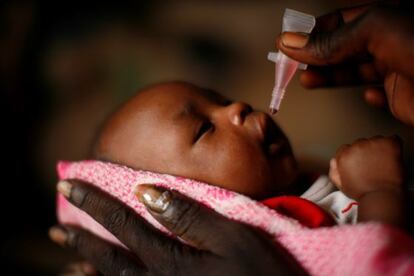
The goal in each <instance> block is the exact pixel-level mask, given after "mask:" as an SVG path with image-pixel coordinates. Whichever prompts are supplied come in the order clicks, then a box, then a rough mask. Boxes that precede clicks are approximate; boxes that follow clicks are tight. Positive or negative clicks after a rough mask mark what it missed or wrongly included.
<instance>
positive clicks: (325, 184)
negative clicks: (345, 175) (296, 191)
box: [301, 175, 358, 224]
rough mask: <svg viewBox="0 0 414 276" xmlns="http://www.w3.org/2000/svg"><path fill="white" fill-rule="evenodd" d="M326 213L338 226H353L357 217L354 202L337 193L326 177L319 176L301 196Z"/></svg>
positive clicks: (356, 208) (339, 192) (356, 207)
mask: <svg viewBox="0 0 414 276" xmlns="http://www.w3.org/2000/svg"><path fill="white" fill-rule="evenodd" d="M301 197H302V198H304V199H307V200H310V201H312V202H313V203H315V204H317V205H319V206H320V207H321V208H322V209H324V210H325V211H327V212H328V213H329V214H331V215H332V217H333V218H334V219H335V221H336V222H337V223H338V224H355V223H356V222H357V216H358V206H357V204H356V201H355V200H353V199H351V198H349V197H347V196H346V195H345V194H344V193H342V192H341V191H339V190H338V189H337V188H336V186H335V185H334V184H333V183H332V182H331V181H330V180H329V177H327V176H326V175H323V176H320V177H319V178H318V179H317V180H316V181H315V182H314V183H313V184H312V186H310V187H309V189H308V190H307V191H306V192H305V193H303V195H301Z"/></svg>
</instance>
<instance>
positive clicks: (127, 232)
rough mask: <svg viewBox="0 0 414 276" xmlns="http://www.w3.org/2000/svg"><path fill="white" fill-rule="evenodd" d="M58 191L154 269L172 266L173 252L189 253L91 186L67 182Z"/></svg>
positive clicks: (180, 245) (123, 206)
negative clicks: (158, 264)
mask: <svg viewBox="0 0 414 276" xmlns="http://www.w3.org/2000/svg"><path fill="white" fill-rule="evenodd" d="M57 189H58V191H59V192H61V193H62V194H63V195H64V196H65V197H66V198H67V199H68V200H69V201H70V202H71V203H72V204H74V205H75V206H76V207H78V208H79V209H82V210H83V211H85V212H86V213H88V214H89V215H90V216H92V217H93V218H94V219H95V220H96V221H97V222H98V223H100V224H102V225H103V226H104V227H105V228H106V229H107V230H108V231H110V232H111V233H112V234H114V236H116V237H117V238H118V239H119V240H120V241H121V242H122V243H123V244H125V245H126V246H127V247H128V248H129V249H130V250H131V251H132V252H134V253H135V254H136V255H137V256H138V257H139V258H140V259H141V260H142V261H143V262H144V263H145V265H146V266H147V267H150V268H151V269H152V266H155V265H157V263H161V264H162V265H163V266H166V267H169V266H172V262H174V258H173V254H172V253H173V252H172V251H175V250H177V251H180V250H181V251H182V252H184V251H185V250H186V249H185V245H183V244H181V243H179V242H177V241H175V240H173V239H171V238H169V237H167V236H166V235H164V234H162V233H161V232H159V231H158V230H157V229H155V228H154V227H152V226H151V225H149V224H148V223H147V222H146V221H144V219H142V218H141V217H139V216H138V215H137V214H136V213H135V211H133V210H132V209H130V208H129V207H128V206H126V205H124V204H123V203H121V202H119V201H118V200H116V199H114V198H113V197H111V196H109V195H107V194H105V193H104V192H102V191H101V190H99V189H97V188H96V187H94V186H92V185H90V184H86V183H84V182H81V181H78V180H66V181H60V182H59V183H58V186H57ZM187 248H188V247H187ZM187 250H190V249H187ZM188 258H190V256H188Z"/></svg>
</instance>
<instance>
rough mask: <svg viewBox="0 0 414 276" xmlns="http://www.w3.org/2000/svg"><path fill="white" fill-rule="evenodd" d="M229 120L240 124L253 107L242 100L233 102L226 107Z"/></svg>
mask: <svg viewBox="0 0 414 276" xmlns="http://www.w3.org/2000/svg"><path fill="white" fill-rule="evenodd" d="M226 109H227V115H228V116H229V119H230V122H231V123H232V124H234V125H242V124H243V123H244V120H245V118H246V116H247V115H248V114H249V113H251V112H252V111H253V108H252V107H251V106H250V105H248V104H246V103H243V102H234V103H232V104H231V105H229V106H227V107H226Z"/></svg>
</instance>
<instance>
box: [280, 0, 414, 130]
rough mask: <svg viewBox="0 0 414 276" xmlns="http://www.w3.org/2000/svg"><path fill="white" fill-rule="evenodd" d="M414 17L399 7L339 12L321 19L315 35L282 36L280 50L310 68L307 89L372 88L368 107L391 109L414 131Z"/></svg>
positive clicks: (305, 81) (304, 76) (304, 78)
mask: <svg viewBox="0 0 414 276" xmlns="http://www.w3.org/2000/svg"><path fill="white" fill-rule="evenodd" d="M413 15H414V13H413V11H412V10H411V9H402V8H401V7H398V6H397V5H395V4H394V5H387V6H380V5H365V6H359V7H355V8H348V9H343V10H338V11H336V12H333V13H330V14H327V15H324V16H321V17H319V18H317V22H316V26H315V29H314V31H313V32H312V33H311V34H310V35H306V34H301V33H288V32H286V33H283V34H281V36H280V37H279V38H278V40H277V47H278V48H279V49H280V50H281V51H282V52H284V53H285V54H286V55H288V56H290V57H292V58H294V59H295V60H298V61H300V62H303V63H307V64H309V65H311V66H309V67H308V70H306V71H304V72H303V73H302V75H301V79H300V80H301V83H302V85H303V86H305V87H307V88H318V87H327V86H348V85H361V84H364V85H367V89H366V92H365V99H366V101H367V102H368V103H370V104H373V105H376V106H385V105H386V104H388V107H389V109H390V110H391V112H392V114H393V115H394V116H395V117H396V118H397V119H399V120H401V121H403V122H404V123H406V124H409V125H412V126H414V63H413V62H412V61H413V60H414V51H413V50H412V49H413V48H414V19H413V18H414V17H413ZM370 86H371V87H370Z"/></svg>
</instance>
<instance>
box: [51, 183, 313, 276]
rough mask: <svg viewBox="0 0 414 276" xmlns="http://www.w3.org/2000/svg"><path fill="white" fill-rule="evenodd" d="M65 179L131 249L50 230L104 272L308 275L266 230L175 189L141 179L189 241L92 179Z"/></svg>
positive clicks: (75, 197)
mask: <svg viewBox="0 0 414 276" xmlns="http://www.w3.org/2000/svg"><path fill="white" fill-rule="evenodd" d="M65 186H66V187H65V189H63V190H64V192H63V194H64V196H65V197H66V198H67V199H68V200H69V201H70V202H71V203H73V204H74V205H75V206H77V207H78V208H80V209H82V210H84V211H85V212H86V213H88V214H89V215H90V216H92V217H93V218H94V219H95V220H96V221H97V222H99V223H100V224H102V225H103V226H104V227H105V228H106V229H108V230H109V231H110V232H111V233H112V234H113V235H114V236H116V237H117V238H118V239H119V240H120V241H121V242H122V243H123V244H124V245H126V246H127V247H128V249H129V250H130V252H127V251H126V250H124V249H122V248H120V247H117V246H115V245H112V244H110V243H108V242H106V241H104V240H102V239H100V238H98V237H96V236H94V235H93V234H91V233H89V232H87V231H85V230H83V229H79V228H75V227H70V226H58V227H54V228H52V231H51V233H54V234H53V235H51V237H52V239H53V240H55V241H57V242H58V243H60V244H62V245H65V246H67V247H70V248H73V249H75V250H76V251H78V252H79V253H80V254H81V255H82V256H83V257H85V258H86V259H87V260H88V261H89V262H90V263H92V264H93V265H95V267H96V268H97V269H98V270H100V271H101V272H102V273H104V274H105V275H106V274H108V275H197V274H201V275H296V274H299V275H301V274H305V272H304V271H303V269H302V268H301V267H300V265H299V264H298V263H297V262H296V261H295V260H294V259H293V258H292V257H291V256H290V254H289V253H288V252H286V251H285V249H283V248H282V247H281V246H280V245H278V244H277V243H275V242H274V241H272V240H270V239H269V238H267V236H265V235H264V234H263V233H260V232H258V231H256V230H255V229H253V228H251V227H249V226H246V225H243V224H241V223H237V222H235V221H232V220H229V219H226V218H224V217H223V216H221V215H219V214H217V213H215V212H214V211H212V210H211V209H208V208H206V207H205V206H203V205H201V204H199V203H197V202H195V201H193V200H191V199H189V198H186V197H184V196H182V195H180V194H178V193H176V192H172V191H167V190H165V189H162V188H158V187H154V186H151V185H141V186H140V188H139V190H138V191H137V197H138V198H139V200H140V201H142V202H143V203H144V204H145V205H146V206H147V208H148V211H149V212H150V213H151V214H152V215H153V217H154V218H155V219H156V220H158V221H159V222H160V223H161V224H163V225H164V226H165V227H166V228H168V229H169V230H170V231H171V232H172V233H174V234H176V235H177V236H178V237H180V238H182V239H183V240H185V241H186V242H187V243H188V244H191V245H192V246H188V245H185V244H183V243H181V242H179V241H177V240H174V239H172V238H170V237H167V236H166V235H164V234H163V233H160V232H159V231H158V230H156V229H154V228H153V227H152V226H151V225H149V224H148V223H146V222H145V221H144V220H143V219H142V218H141V217H139V216H138V215H137V214H136V213H135V212H134V211H133V210H131V209H130V208H128V207H126V206H125V205H123V204H122V203H120V202H119V201H117V200H116V199H114V198H112V197H110V196H109V195H107V194H104V193H103V192H102V191H100V190H99V189H97V188H95V187H93V186H92V185H88V184H86V183H82V182H80V181H74V180H71V181H68V182H66V184H65ZM61 190H62V189H61ZM137 200H138V199H137Z"/></svg>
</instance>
